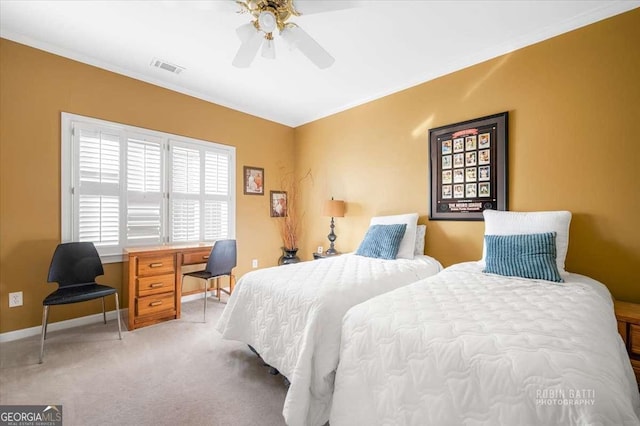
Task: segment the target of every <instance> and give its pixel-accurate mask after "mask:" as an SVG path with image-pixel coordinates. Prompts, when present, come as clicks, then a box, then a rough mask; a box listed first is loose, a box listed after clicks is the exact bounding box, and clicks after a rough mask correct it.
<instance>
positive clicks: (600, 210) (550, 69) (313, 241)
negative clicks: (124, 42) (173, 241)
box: [0, 10, 640, 332]
mask: <svg viewBox="0 0 640 426" xmlns="http://www.w3.org/2000/svg"><path fill="white" fill-rule="evenodd" d="M639 39H640V10H634V11H631V12H629V13H626V14H623V15H620V16H618V17H614V18H612V19H609V20H606V21H603V22H601V23H597V24H594V25H591V26H589V27H585V28H583V29H580V30H577V31H574V32H572V33H569V34H565V35H562V36H560V37H557V38H554V39H552V40H548V41H545V42H542V43H540V44H537V45H534V46H531V47H528V48H526V49H522V50H519V51H517V52H514V53H512V54H509V55H506V56H503V57H500V58H497V59H494V60H491V61H488V62H485V63H483V64H479V65H476V66H473V67H470V68H468V69H465V70H462V71H459V72H456V73H453V74H450V75H448V76H445V77H442V78H439V79H437V80H434V81H431V82H428V83H425V84H422V85H420V86H417V87H414V88H411V89H409V90H405V91H403V92H400V93H397V94H394V95H391V96H388V97H386V98H383V99H380V100H378V101H374V102H371V103H368V104H366V105H363V106H360V107H358V108H354V109H351V110H349V111H346V112H343V113H340V114H337V115H335V116H332V117H329V118H326V119H323V120H319V121H316V122H313V123H310V124H308V125H305V126H302V127H300V128H298V129H296V130H295V131H294V130H292V129H291V128H288V127H286V126H282V125H278V124H275V123H272V122H269V121H266V120H262V119H258V118H255V117H252V116H249V115H246V114H242V113H239V112H236V111H232V110H229V109H227V108H223V107H221V106H217V105H214V104H211V103H208V102H205V101H201V100H198V99H195V98H192V97H189V96H185V95H181V94H178V93H175V92H172V91H169V90H165V89H162V88H159V87H156V86H153V85H150V84H146V83H143V82H140V81H137V80H134V79H130V78H127V77H123V76H120V75H117V74H114V73H110V72H107V71H104V70H100V69H97V68H94V67H91V66H87V65H84V64H80V63H77V62H74V61H71V60H68V59H64V58H61V57H58V56H55V55H51V54H47V53H44V52H42V51H39V50H35V49H32V48H29V47H25V46H22V45H19V44H16V43H13V42H10V41H7V40H4V39H2V40H0V332H7V331H12V330H17V329H22V328H26V327H32V326H36V325H39V324H40V315H41V301H42V299H43V298H44V297H45V296H46V295H47V294H48V292H49V291H51V290H52V289H53V288H54V287H53V285H49V284H46V274H47V269H48V266H49V262H50V258H51V254H52V252H53V250H54V248H55V246H56V244H57V243H58V242H59V240H60V112H62V111H67V112H72V113H76V114H80V115H87V116H92V117H97V118H101V119H104V120H110V121H116V122H121V123H126V124H130V125H134V126H140V127H145V128H150V129H156V130H160V131H164V132H168V133H175V134H180V135H185V136H189V137H194V138H198V139H204V140H210V141H215V142H219V143H225V144H229V145H233V146H236V147H237V168H238V172H237V181H238V189H237V238H238V245H239V259H238V262H239V266H238V273H239V275H241V274H242V273H244V272H246V271H247V270H249V269H250V262H251V259H253V258H257V259H259V262H260V266H268V265H273V264H275V262H276V260H277V256H278V254H279V247H280V245H281V243H280V240H279V238H278V235H277V232H276V228H275V226H274V223H273V220H272V219H271V218H270V217H269V215H268V196H264V197H258V196H245V195H243V194H242V185H241V184H240V182H242V176H241V174H242V166H243V165H253V166H262V167H265V170H266V181H265V183H266V188H265V192H266V193H267V194H268V191H269V190H276V189H279V188H278V183H279V176H278V173H279V166H280V164H281V162H280V160H282V161H283V162H284V163H285V164H286V163H288V164H289V165H292V164H293V163H294V160H295V166H296V167H295V168H296V169H297V170H298V171H299V172H300V173H302V172H304V171H306V170H307V169H311V171H312V173H313V185H311V184H310V182H309V181H307V182H306V184H305V185H306V189H307V191H306V192H304V193H303V194H302V200H301V201H302V204H303V210H304V211H305V212H306V214H305V217H304V221H303V222H304V224H303V225H304V226H303V230H304V235H303V244H302V247H301V250H300V255H301V256H302V257H304V258H307V259H309V258H311V253H312V251H314V250H315V248H316V247H317V246H318V245H323V246H324V247H325V248H326V247H327V240H326V234H327V233H328V230H329V219H328V218H325V217H322V216H321V215H320V209H321V204H322V201H324V200H325V199H328V198H329V197H331V196H334V197H336V198H339V199H344V200H346V201H347V215H346V217H344V218H339V219H336V233H337V234H338V240H337V248H338V249H339V250H341V251H348V250H354V249H355V248H356V247H357V245H358V243H359V241H360V239H361V238H362V235H363V234H364V232H365V230H366V228H367V225H368V221H369V219H370V217H371V216H374V215H380V214H394V213H403V212H410V211H415V212H418V213H420V215H421V220H420V222H421V223H428V231H427V244H426V251H427V253H428V254H431V255H433V256H435V257H437V258H438V259H440V260H441V261H442V262H443V263H444V264H446V265H449V264H452V263H455V262H460V261H466V260H475V259H478V258H479V257H480V255H481V246H482V232H483V224H482V222H445V221H431V222H429V221H428V218H427V217H428V211H429V194H428V186H427V185H428V172H429V170H428V167H427V164H428V146H427V135H428V129H430V128H433V127H437V126H441V125H446V124H451V123H455V122H459V121H463V120H467V119H472V118H476V117H481V116H484V115H489V114H493V113H497V112H502V111H509V113H510V117H509V118H510V123H509V139H510V140H509V204H510V209H511V210H521V211H522V210H552V209H567V210H570V211H572V212H573V214H574V216H573V220H572V224H571V234H570V239H571V243H570V248H569V254H568V258H567V267H568V269H569V270H571V271H575V272H579V273H584V274H587V275H590V276H593V277H594V278H596V279H599V280H601V281H602V282H604V283H605V284H607V286H608V287H609V288H610V289H611V291H612V292H613V294H614V295H615V296H616V297H618V298H620V299H623V300H630V301H636V302H640V287H638V286H637V279H636V275H635V269H636V268H637V265H638V264H640V231H639V230H638V227H637V218H638V212H639V211H640V191H639V190H638V182H640V167H638V165H637V164H636V163H637V162H638V160H640V143H638V132H637V127H636V125H637V123H638V121H639V120H638V119H639V118H640V103H639V102H638V100H639V99H640V83H639V81H638V80H639V79H638V75H640V50H639V49H638V47H637V43H635V40H639ZM294 140H295V144H294ZM105 269H106V274H105V276H104V277H103V278H102V279H100V281H101V282H104V283H110V284H113V285H115V286H116V287H118V288H120V287H121V285H122V279H121V269H122V268H121V264H109V265H106V268H105ZM13 291H23V292H24V302H25V304H24V306H23V307H19V308H11V309H9V308H7V306H8V300H7V299H8V293H9V292H13ZM110 303H111V302H110ZM112 308H113V306H109V309H112ZM99 310H100V307H99V302H95V303H94V302H88V303H86V304H76V305H70V306H65V307H59V308H56V309H54V310H53V312H52V317H51V319H52V321H59V320H63V319H68V318H73V317H79V316H83V315H88V314H92V313H97V312H99Z"/></svg>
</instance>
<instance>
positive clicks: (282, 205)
mask: <svg viewBox="0 0 640 426" xmlns="http://www.w3.org/2000/svg"><path fill="white" fill-rule="evenodd" d="M269 195H270V197H269V199H270V200H271V202H270V203H269V211H270V212H271V217H285V216H287V192H286V191H269Z"/></svg>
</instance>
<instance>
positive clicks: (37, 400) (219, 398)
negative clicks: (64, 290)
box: [0, 298, 287, 426]
mask: <svg viewBox="0 0 640 426" xmlns="http://www.w3.org/2000/svg"><path fill="white" fill-rule="evenodd" d="M223 301H224V299H223ZM224 306H225V305H224V304H222V303H219V302H218V301H217V299H215V298H210V299H209V304H208V309H207V322H206V323H203V322H202V321H203V319H202V299H200V300H196V301H192V302H188V303H184V304H183V305H182V318H181V319H179V320H175V321H170V322H165V323H162V324H158V325H154V326H150V327H145V328H141V329H138V330H135V331H133V332H129V331H123V335H122V340H121V341H120V340H118V328H117V324H116V322H115V320H113V321H109V322H107V325H104V324H102V323H99V324H92V325H88V326H83V327H77V328H74V329H69V330H63V331H57V332H50V333H49V334H48V336H47V341H46V343H45V358H44V363H43V364H41V365H40V364H38V353H39V350H40V338H39V336H37V337H36V336H34V337H29V338H26V339H22V340H17V341H13V342H6V343H2V344H1V345H0V404H3V405H8V404H20V405H31V404H37V405H53V404H62V408H63V420H64V424H65V425H66V426H73V425H83V426H84V425H88V426H93V425H220V426H225V425H230V426H231V425H233V426H244V425H246V426H249V425H274V426H277V425H284V419H283V417H282V406H283V404H284V398H285V394H286V392H287V388H286V387H285V385H284V382H283V379H282V376H272V375H270V374H269V373H268V368H267V367H265V366H263V364H262V362H261V360H260V359H259V358H258V357H257V356H255V355H254V354H253V353H252V352H251V351H250V350H249V348H248V347H247V346H246V345H245V344H242V343H240V342H233V341H226V340H222V339H221V337H220V334H219V333H218V332H217V331H216V330H215V329H214V326H215V324H216V322H217V320H218V318H219V317H220V315H221V313H222V310H223V309H224ZM52 309H55V307H53V308H52ZM123 326H124V322H123Z"/></svg>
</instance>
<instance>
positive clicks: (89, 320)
mask: <svg viewBox="0 0 640 426" xmlns="http://www.w3.org/2000/svg"><path fill="white" fill-rule="evenodd" d="M209 294H211V293H209ZM203 297H204V292H202V293H195V294H190V295H188V296H182V298H181V299H180V300H181V301H182V303H185V302H191V301H192V300H198V299H202V298H203ZM120 311H125V312H124V314H125V315H126V309H121V310H120ZM115 319H116V311H115V310H113V311H109V312H107V320H108V321H109V320H115ZM120 319H121V320H122V331H126V328H127V326H126V322H125V316H121V317H120ZM98 322H102V314H93V315H87V316H85V317H80V318H73V319H69V320H65V321H58V322H50V323H49V325H48V326H47V333H49V332H51V331H58V330H66V329H68V328H73V327H79V326H81V325H88V324H95V323H98ZM40 333H42V326H41V325H37V326H35V327H30V328H23V329H22V330H15V331H8V332H6V333H0V343H3V342H11V341H13V340H18V339H24V338H26V337H31V336H39V335H40Z"/></svg>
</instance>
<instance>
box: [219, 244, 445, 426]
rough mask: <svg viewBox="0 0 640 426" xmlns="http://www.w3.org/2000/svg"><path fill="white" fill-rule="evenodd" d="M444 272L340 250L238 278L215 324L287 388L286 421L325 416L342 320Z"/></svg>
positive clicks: (313, 421)
mask: <svg viewBox="0 0 640 426" xmlns="http://www.w3.org/2000/svg"><path fill="white" fill-rule="evenodd" d="M441 269H442V266H441V265H440V263H439V262H438V261H436V260H435V259H433V258H431V257H428V256H416V258H415V259H414V260H407V259H396V260H382V259H371V258H367V257H362V256H356V255H354V254H345V255H342V256H337V257H333V258H326V259H321V260H316V261H312V262H301V263H297V264H292V265H286V266H279V267H274V268H267V269H262V270H258V271H253V272H250V273H248V274H246V275H244V276H243V277H242V278H241V279H240V280H238V283H237V285H236V287H235V289H234V292H233V294H232V295H231V298H230V299H229V302H228V304H227V306H226V308H225V310H224V312H223V314H222V317H221V318H220V320H219V322H218V324H217V329H218V331H220V332H221V333H222V336H223V337H224V338H225V339H233V340H239V341H241V342H244V343H247V344H249V345H251V346H253V347H254V348H255V349H256V351H258V353H260V356H261V357H262V359H263V360H264V361H265V362H266V363H267V364H269V365H271V366H273V367H275V368H277V369H278V370H279V371H280V372H281V373H282V374H283V375H284V376H286V377H287V378H288V379H289V381H290V382H291V385H290V387H289V391H288V393H287V398H286V401H285V405H284V409H283V415H284V418H285V420H286V422H287V424H288V425H290V426H297V425H308V426H316V425H322V424H324V423H325V422H326V421H327V420H328V419H329V409H330V403H331V394H332V392H333V379H334V375H335V369H336V366H337V365H338V355H339V349H340V330H341V324H342V317H343V316H344V314H345V312H347V310H348V309H349V308H350V307H352V306H354V305H356V304H358V303H361V302H363V301H365V300H367V299H370V298H371V297H374V296H376V295H379V294H382V293H385V292H387V291H391V290H393V289H396V288H398V287H400V286H403V285H407V284H409V283H412V282H414V281H417V280H420V279H422V278H425V277H428V276H431V275H433V274H435V273H437V272H438V271H440V270H441Z"/></svg>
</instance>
